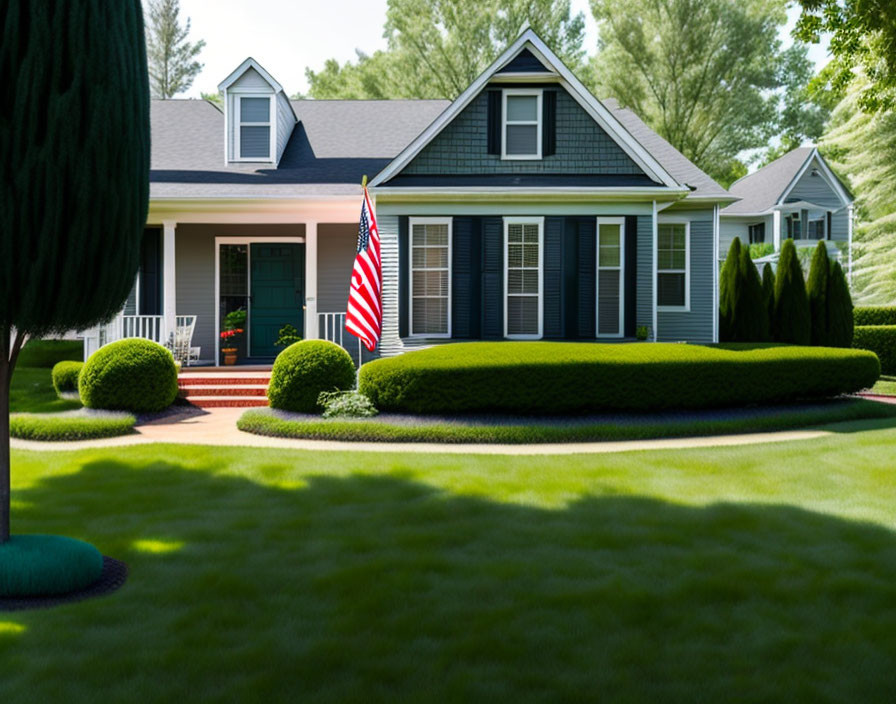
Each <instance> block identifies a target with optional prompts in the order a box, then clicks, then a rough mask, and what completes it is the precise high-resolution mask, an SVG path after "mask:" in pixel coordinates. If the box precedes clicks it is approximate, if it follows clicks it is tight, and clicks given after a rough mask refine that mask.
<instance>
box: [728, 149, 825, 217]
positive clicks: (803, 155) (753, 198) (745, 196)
mask: <svg viewBox="0 0 896 704" xmlns="http://www.w3.org/2000/svg"><path fill="white" fill-rule="evenodd" d="M813 151H815V149H814V148H813V147H797V148H796V149H794V150H792V151H789V152H787V153H786V154H785V155H784V156H782V157H779V158H777V159H775V160H774V161H773V162H771V163H769V164H766V165H765V166H763V167H762V168H761V169H759V170H757V171H755V172H754V173H752V174H748V175H747V176H744V177H743V178H741V179H739V180H737V181H735V182H734V183H732V184H731V187H730V188H729V189H728V190H729V191H731V193H733V194H734V195H736V196H739V197H740V198H741V200H739V201H738V202H737V203H732V204H731V205H729V206H728V207H726V208H724V209H723V210H722V215H755V214H757V213H765V212H767V211H768V210H770V209H771V208H772V207H773V206H774V205H775V203H777V202H778V201H779V200H780V199H781V195H782V194H783V193H784V191H785V190H786V188H787V186H789V185H790V183H791V182H792V181H793V179H794V177H795V176H796V175H797V173H799V170H800V169H801V168H802V167H803V164H805V163H806V160H807V159H808V158H809V157H810V156H811V155H812V152H813Z"/></svg>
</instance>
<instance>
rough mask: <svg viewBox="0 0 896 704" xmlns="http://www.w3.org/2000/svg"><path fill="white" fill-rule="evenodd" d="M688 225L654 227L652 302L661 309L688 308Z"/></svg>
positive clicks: (684, 223) (683, 223) (666, 224)
mask: <svg viewBox="0 0 896 704" xmlns="http://www.w3.org/2000/svg"><path fill="white" fill-rule="evenodd" d="M690 239H691V233H690V223H687V222H682V223H660V224H659V225H658V227H657V252H656V255H657V259H656V263H657V272H656V291H657V293H656V303H657V307H658V308H660V309H665V310H688V309H689V307H690V300H689V298H690V291H689V289H690V261H689V260H690Z"/></svg>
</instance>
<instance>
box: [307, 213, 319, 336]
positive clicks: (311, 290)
mask: <svg viewBox="0 0 896 704" xmlns="http://www.w3.org/2000/svg"><path fill="white" fill-rule="evenodd" d="M319 336H320V335H319V326H318V323H317V223H316V222H306V223H305V339H306V340H316V339H317V338H318V337H319Z"/></svg>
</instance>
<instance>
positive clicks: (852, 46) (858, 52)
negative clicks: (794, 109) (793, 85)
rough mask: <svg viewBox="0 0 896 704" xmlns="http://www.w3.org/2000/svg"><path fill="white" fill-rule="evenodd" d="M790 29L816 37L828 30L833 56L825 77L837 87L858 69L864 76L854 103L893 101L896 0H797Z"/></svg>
mask: <svg viewBox="0 0 896 704" xmlns="http://www.w3.org/2000/svg"><path fill="white" fill-rule="evenodd" d="M799 4H800V5H801V6H802V14H801V15H800V18H799V20H797V24H796V29H795V30H794V34H795V36H796V37H798V38H799V39H801V40H802V41H804V42H814V43H817V42H818V41H820V39H821V35H822V34H830V35H831V40H830V51H831V53H832V54H833V56H834V59H833V61H832V63H831V70H830V73H829V76H827V77H826V80H830V82H831V83H832V84H833V85H834V87H835V88H837V89H839V90H840V91H844V90H845V89H846V86H847V85H849V84H850V83H851V82H852V80H853V76H854V74H855V73H856V71H857V70H860V71H861V73H862V74H864V76H865V78H866V82H865V83H864V85H863V87H862V90H861V93H860V94H859V96H858V104H859V106H860V107H861V108H862V109H863V110H866V111H869V112H876V111H881V110H887V109H890V108H893V107H894V106H896V2H893V0H799Z"/></svg>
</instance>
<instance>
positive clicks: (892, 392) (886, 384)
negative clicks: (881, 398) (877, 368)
mask: <svg viewBox="0 0 896 704" xmlns="http://www.w3.org/2000/svg"><path fill="white" fill-rule="evenodd" d="M871 391H872V393H875V394H885V395H887V396H896V376H883V375H882V376H881V377H880V379H878V381H877V383H876V384H875V385H874V388H872V389H871Z"/></svg>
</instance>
